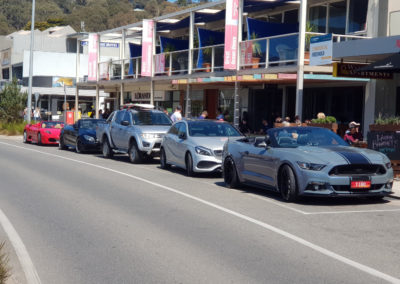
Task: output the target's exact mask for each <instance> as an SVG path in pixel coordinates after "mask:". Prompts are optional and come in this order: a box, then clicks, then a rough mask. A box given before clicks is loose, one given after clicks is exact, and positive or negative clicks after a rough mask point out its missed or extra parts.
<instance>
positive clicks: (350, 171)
mask: <svg viewBox="0 0 400 284" xmlns="http://www.w3.org/2000/svg"><path fill="white" fill-rule="evenodd" d="M222 160H223V164H222V172H223V175H224V181H225V183H226V184H227V186H228V187H232V188H234V187H238V186H239V185H240V184H241V183H248V184H252V185H255V186H262V187H267V188H269V189H273V190H276V191H279V192H280V193H281V195H282V197H283V199H285V200H286V201H295V200H296V198H297V197H298V196H300V195H309V196H310V195H312V196H367V197H370V198H373V199H379V198H382V197H384V196H385V195H387V194H389V193H390V192H391V189H392V185H393V170H392V168H391V163H390V160H389V159H388V158H387V156H385V155H384V154H382V153H379V152H376V151H372V150H368V149H361V148H354V147H350V146H349V145H348V144H347V143H346V142H345V141H343V139H342V138H340V137H339V136H338V135H336V134H335V133H333V132H332V131H330V130H328V129H323V128H317V127H285V128H274V129H270V130H268V134H267V135H266V137H265V138H264V137H246V138H243V139H239V140H230V141H228V142H227V143H226V144H225V146H224V149H223V153H222Z"/></svg>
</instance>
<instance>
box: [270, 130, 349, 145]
mask: <svg viewBox="0 0 400 284" xmlns="http://www.w3.org/2000/svg"><path fill="white" fill-rule="evenodd" d="M268 134H269V135H270V138H271V140H272V142H273V143H274V144H275V145H276V146H277V147H282V148H294V147H298V146H348V144H347V143H346V142H345V141H344V140H343V139H342V138H340V137H339V136H338V135H336V134H335V133H334V132H332V131H330V130H328V129H323V128H298V127H290V128H285V127H283V128H274V129H271V130H270V131H268Z"/></svg>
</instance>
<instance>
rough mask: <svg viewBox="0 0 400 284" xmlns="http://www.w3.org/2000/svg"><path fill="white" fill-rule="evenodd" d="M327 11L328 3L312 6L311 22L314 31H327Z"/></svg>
mask: <svg viewBox="0 0 400 284" xmlns="http://www.w3.org/2000/svg"><path fill="white" fill-rule="evenodd" d="M326 11H327V8H326V5H324V6H315V7H311V8H310V13H309V23H310V27H312V31H314V32H319V33H325V32H326Z"/></svg>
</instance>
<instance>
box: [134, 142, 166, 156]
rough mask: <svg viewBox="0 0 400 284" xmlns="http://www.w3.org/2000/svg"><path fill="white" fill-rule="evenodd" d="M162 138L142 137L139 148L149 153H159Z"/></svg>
mask: <svg viewBox="0 0 400 284" xmlns="http://www.w3.org/2000/svg"><path fill="white" fill-rule="evenodd" d="M161 141H162V138H153V139H144V138H143V139H142V140H141V141H140V142H139V145H138V148H139V150H140V151H142V152H145V153H146V154H147V155H150V154H152V155H159V153H160V147H161Z"/></svg>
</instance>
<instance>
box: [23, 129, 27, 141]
mask: <svg viewBox="0 0 400 284" xmlns="http://www.w3.org/2000/svg"><path fill="white" fill-rule="evenodd" d="M22 141H23V142H24V143H28V134H27V133H26V131H24V136H23V138H22Z"/></svg>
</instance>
